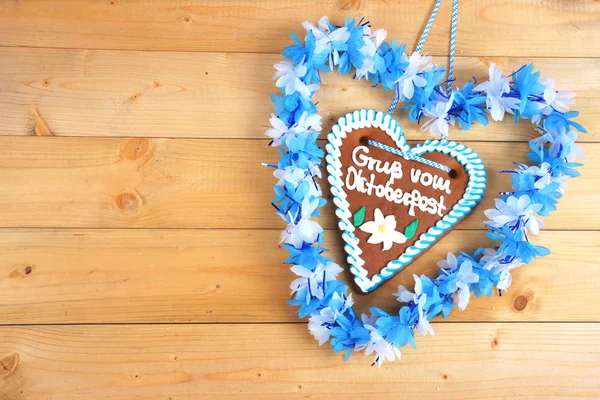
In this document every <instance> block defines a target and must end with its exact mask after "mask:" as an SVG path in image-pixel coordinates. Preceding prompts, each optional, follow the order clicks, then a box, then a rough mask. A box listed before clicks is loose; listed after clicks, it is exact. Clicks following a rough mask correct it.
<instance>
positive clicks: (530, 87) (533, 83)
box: [513, 63, 546, 121]
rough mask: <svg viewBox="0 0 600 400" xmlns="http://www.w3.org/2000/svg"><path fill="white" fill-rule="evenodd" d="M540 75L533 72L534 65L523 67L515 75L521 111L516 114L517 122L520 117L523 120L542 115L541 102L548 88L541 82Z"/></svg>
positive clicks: (514, 82) (515, 85) (514, 81)
mask: <svg viewBox="0 0 600 400" xmlns="http://www.w3.org/2000/svg"><path fill="white" fill-rule="evenodd" d="M539 80H540V73H539V72H535V73H534V72H533V63H531V64H529V65H527V66H524V67H522V68H521V69H519V70H518V71H517V72H515V74H514V75H513V84H514V87H515V89H516V91H517V93H518V97H519V100H520V103H519V110H518V112H516V113H515V121H517V120H518V118H519V116H520V117H523V118H530V119H531V118H533V117H534V116H536V115H539V114H540V110H541V105H540V104H539V103H540V102H539V101H537V102H536V100H535V99H539V100H541V99H542V98H543V97H542V95H543V93H544V89H546V86H545V85H544V84H542V83H540V82H539Z"/></svg>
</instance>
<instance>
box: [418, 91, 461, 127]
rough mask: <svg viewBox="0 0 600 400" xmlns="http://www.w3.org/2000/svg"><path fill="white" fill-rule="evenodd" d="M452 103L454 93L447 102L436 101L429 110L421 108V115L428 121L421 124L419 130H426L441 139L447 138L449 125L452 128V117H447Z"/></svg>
mask: <svg viewBox="0 0 600 400" xmlns="http://www.w3.org/2000/svg"><path fill="white" fill-rule="evenodd" d="M453 102H454V93H452V94H451V95H450V98H449V99H448V101H438V102H437V103H434V105H433V107H432V108H431V110H428V109H427V108H423V114H424V115H425V116H426V117H430V119H429V120H428V121H427V122H425V123H424V124H423V126H422V127H421V130H422V131H424V130H427V129H429V131H430V132H431V133H433V134H435V135H440V136H442V137H446V136H448V128H449V125H452V126H454V117H453V116H451V115H448V111H450V109H451V108H452V103H453Z"/></svg>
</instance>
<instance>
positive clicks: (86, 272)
mask: <svg viewBox="0 0 600 400" xmlns="http://www.w3.org/2000/svg"><path fill="white" fill-rule="evenodd" d="M278 237H279V232H278V231H276V230H247V229H236V230H232V229H201V230H190V229H153V230H139V229H127V230H118V229H100V230H80V229H69V230H65V229H58V230H56V229H44V230H39V229H18V230H13V229H4V230H0V260H3V263H2V265H0V277H2V278H1V279H0V292H2V304H1V305H0V314H1V315H2V322H3V323H4V324H28V323H29V324H33V323H34V324H56V323H61V324H62V323H71V324H77V323H105V322H110V323H117V322H119V323H120V322H135V323H149V322H153V323H169V322H203V323H216V322H218V323H227V322H253V323H258V322H270V323H276V322H297V321H298V318H297V316H296V315H295V314H294V308H292V307H290V306H287V305H286V304H285V302H286V301H287V299H289V294H290V291H289V289H288V286H289V285H288V284H289V282H290V280H291V279H293V277H294V275H293V274H292V272H290V271H289V270H288V269H287V268H285V267H284V266H283V265H282V261H283V260H284V259H285V257H286V252H285V251H284V250H283V249H276V248H275V246H274V243H277V241H278ZM532 240H535V243H536V244H540V245H543V246H547V247H549V248H551V249H552V250H553V253H552V256H551V257H547V258H544V259H541V260H539V261H536V262H535V263H533V264H532V265H530V266H528V267H527V268H521V269H518V270H516V271H515V273H514V283H513V285H512V286H511V287H510V290H509V291H508V292H505V293H503V295H502V296H501V297H499V296H498V295H494V296H493V297H491V298H481V299H477V300H474V301H473V302H472V303H471V304H470V305H469V308H468V310H467V311H465V312H458V311H457V312H455V313H453V314H451V316H450V317H449V319H448V320H450V321H499V322H503V321H559V322H562V321H569V322H574V321H579V322H585V321H588V322H589V321H594V322H596V321H600V308H598V307H594V306H593V305H594V304H597V303H599V302H600V291H599V290H598V282H599V281H600V268H598V264H597V263H598V261H597V254H598V249H599V246H600V233H599V232H596V231H593V232H587V231H570V232H569V233H568V234H567V235H565V233H564V232H562V231H556V232H555V231H545V232H543V233H542V234H541V235H540V236H539V237H536V238H534V239H532ZM326 242H327V245H328V247H329V248H330V250H331V256H332V257H333V259H334V260H336V261H337V262H339V263H343V262H344V254H343V251H342V247H341V243H340V242H341V240H339V239H338V235H337V234H336V232H334V231H331V232H328V234H327V236H326ZM484 245H486V246H489V245H492V242H491V241H490V240H487V239H485V238H484V232H483V231H480V230H471V231H465V230H461V231H453V232H451V233H450V234H449V235H448V236H447V237H445V238H444V239H443V240H442V241H441V242H440V243H439V244H438V245H437V246H435V247H434V248H433V249H432V250H431V251H428V252H427V253H425V254H424V255H423V257H421V258H419V260H417V261H416V262H415V263H414V264H411V265H410V266H409V267H408V268H407V270H406V271H405V273H402V274H399V275H398V276H396V277H394V278H393V279H392V280H390V281H389V282H388V283H387V284H385V285H384V286H382V287H381V288H380V289H378V290H377V291H375V292H374V293H373V294H371V295H368V296H362V295H360V294H359V295H356V294H355V296H354V298H355V300H356V303H357V309H358V310H360V311H367V309H368V307H369V306H377V307H381V308H384V309H386V310H388V311H390V312H393V311H394V310H395V309H397V304H398V303H397V302H396V300H395V298H394V297H392V296H391V294H392V293H393V292H395V291H396V289H397V286H398V285H399V284H402V285H404V286H407V287H410V286H412V284H413V279H412V274H413V273H418V274H427V275H429V276H434V275H435V274H436V272H437V266H436V263H437V261H438V260H440V259H441V258H443V257H444V256H445V254H446V253H448V252H449V251H454V250H463V251H474V250H476V249H477V248H478V247H479V246H484ZM346 278H348V276H346ZM565 299H568V301H565Z"/></svg>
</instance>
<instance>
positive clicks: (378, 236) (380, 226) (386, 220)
mask: <svg viewBox="0 0 600 400" xmlns="http://www.w3.org/2000/svg"><path fill="white" fill-rule="evenodd" d="M374 215H375V219H374V220H373V221H368V222H365V223H364V224H362V225H361V226H360V227H359V228H358V229H360V230H361V231H363V232H366V233H370V234H371V237H369V239H368V240H367V243H371V244H379V243H383V251H386V250H389V249H391V248H392V245H393V244H394V243H404V242H406V236H404V235H403V234H401V233H400V232H398V231H396V224H397V223H396V217H394V216H393V215H388V216H387V217H385V216H384V215H383V213H382V212H381V210H380V209H379V208H376V209H375V214H374Z"/></svg>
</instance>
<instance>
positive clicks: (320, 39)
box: [302, 16, 350, 67]
mask: <svg viewBox="0 0 600 400" xmlns="http://www.w3.org/2000/svg"><path fill="white" fill-rule="evenodd" d="M302 26H303V27H304V29H306V30H307V31H310V32H312V34H313V35H314V36H315V54H319V53H321V52H322V51H323V50H328V51H329V66H330V67H333V66H334V65H338V63H339V61H340V53H339V52H338V50H337V49H336V48H334V47H333V45H332V44H333V42H338V43H340V44H343V43H346V42H347V41H348V39H350V32H348V28H347V27H345V26H342V27H340V28H337V29H336V30H334V31H332V30H331V28H330V26H329V18H327V17H326V16H325V17H321V19H320V20H319V23H318V26H315V25H314V24H312V23H310V22H308V21H304V22H303V23H302Z"/></svg>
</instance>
